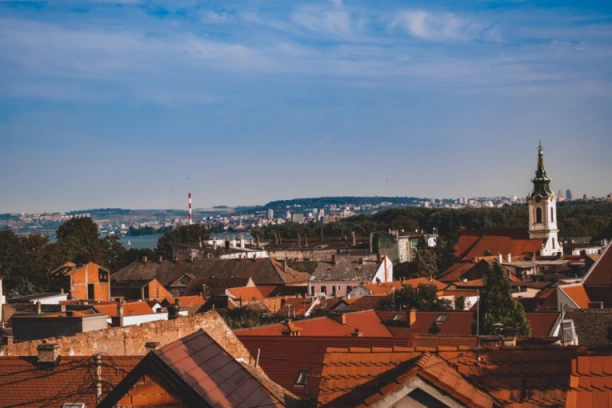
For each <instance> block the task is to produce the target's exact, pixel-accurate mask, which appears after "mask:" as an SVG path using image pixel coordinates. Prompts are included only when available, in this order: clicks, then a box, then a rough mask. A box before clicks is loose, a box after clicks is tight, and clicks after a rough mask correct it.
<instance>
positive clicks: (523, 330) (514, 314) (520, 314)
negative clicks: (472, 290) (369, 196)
mask: <svg viewBox="0 0 612 408" xmlns="http://www.w3.org/2000/svg"><path fill="white" fill-rule="evenodd" d="M483 280H484V286H483V288H482V292H481V293H480V301H479V311H478V312H476V313H474V317H475V319H474V320H476V317H477V315H478V314H479V315H480V321H479V323H480V327H479V331H480V334H495V333H494V325H495V324H496V323H501V324H502V325H503V327H504V329H505V330H516V332H517V334H518V335H519V336H529V335H530V334H531V328H530V327H529V323H528V322H527V317H526V316H525V310H524V309H523V305H521V304H520V303H519V302H516V301H515V300H514V299H513V298H512V294H511V293H510V289H511V283H510V279H509V278H508V276H507V275H506V271H505V270H504V268H503V267H502V266H501V265H500V264H499V263H497V262H495V263H494V264H492V265H491V266H490V267H489V271H488V272H487V273H486V274H485V275H484V279H483ZM472 329H473V331H474V333H475V332H476V322H474V324H473V327H472Z"/></svg>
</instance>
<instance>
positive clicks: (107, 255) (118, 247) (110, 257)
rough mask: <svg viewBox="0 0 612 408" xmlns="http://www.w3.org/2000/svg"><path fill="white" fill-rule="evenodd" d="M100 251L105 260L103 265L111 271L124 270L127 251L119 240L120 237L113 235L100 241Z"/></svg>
mask: <svg viewBox="0 0 612 408" xmlns="http://www.w3.org/2000/svg"><path fill="white" fill-rule="evenodd" d="M100 250H101V253H102V258H103V265H104V266H106V267H107V268H109V269H110V270H111V271H117V270H119V269H121V268H123V267H124V266H125V265H126V263H125V256H126V253H127V250H126V249H125V247H124V246H123V244H122V243H121V241H120V240H119V237H117V236H115V235H113V236H108V237H105V238H103V239H101V240H100Z"/></svg>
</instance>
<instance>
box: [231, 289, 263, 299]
mask: <svg viewBox="0 0 612 408" xmlns="http://www.w3.org/2000/svg"><path fill="white" fill-rule="evenodd" d="M227 292H228V293H229V294H230V295H231V296H233V297H234V298H236V299H245V300H251V299H255V300H261V299H263V298H264V295H263V294H262V293H261V291H260V290H259V289H258V288H257V287H255V286H253V287H246V286H245V287H242V288H229V289H227Z"/></svg>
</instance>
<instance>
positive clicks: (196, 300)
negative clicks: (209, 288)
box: [174, 295, 206, 307]
mask: <svg viewBox="0 0 612 408" xmlns="http://www.w3.org/2000/svg"><path fill="white" fill-rule="evenodd" d="M179 299H180V300H179ZM177 300H179V302H181V307H190V306H201V305H203V304H204V303H206V300H205V299H204V298H203V297H202V296H199V295H194V296H180V297H175V298H174V301H175V302H176V301H177Z"/></svg>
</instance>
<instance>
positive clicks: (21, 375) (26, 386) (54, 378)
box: [0, 356, 142, 408]
mask: <svg viewBox="0 0 612 408" xmlns="http://www.w3.org/2000/svg"><path fill="white" fill-rule="evenodd" d="M141 358H142V356H128V357H112V361H111V359H109V358H108V357H105V356H103V357H102V378H103V379H104V383H105V386H104V387H103V390H104V391H103V392H104V395H105V394H107V393H108V392H109V391H110V389H112V388H113V387H114V386H115V385H117V384H118V383H119V382H120V381H121V380H122V379H123V378H124V376H125V372H128V371H130V370H131V369H132V368H134V366H136V364H138V362H139V361H140V360H141ZM115 364H116V365H117V367H119V369H115ZM93 372H95V367H94V363H93V360H92V359H91V357H90V356H84V357H67V356H61V357H60V359H59V363H58V366H57V367H56V369H55V370H40V369H38V367H37V365H36V357H0V405H2V406H3V407H8V406H11V407H23V408H39V407H49V408H61V407H62V406H63V404H64V403H66V402H73V401H74V402H83V403H85V404H86V405H87V406H88V407H90V406H91V407H94V406H96V393H95V384H94V382H93V381H94V377H93V376H92V375H91V373H93Z"/></svg>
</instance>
